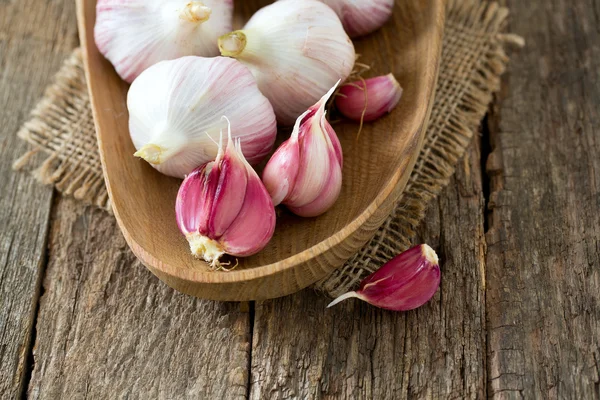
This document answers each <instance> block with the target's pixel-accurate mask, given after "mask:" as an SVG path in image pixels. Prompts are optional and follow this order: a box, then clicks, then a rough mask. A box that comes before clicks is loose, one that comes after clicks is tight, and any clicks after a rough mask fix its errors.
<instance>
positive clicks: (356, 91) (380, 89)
mask: <svg viewBox="0 0 600 400" xmlns="http://www.w3.org/2000/svg"><path fill="white" fill-rule="evenodd" d="M365 86H366V88H367V92H366V96H365ZM401 97H402V87H400V84H399V83H398V81H397V80H396V78H395V77H394V75H393V74H391V73H390V74H387V75H382V76H377V77H375V78H370V79H366V80H365V81H364V82H363V81H356V82H352V83H346V84H344V85H342V86H341V87H340V90H339V92H338V95H337V96H336V98H335V106H336V108H337V109H338V111H339V112H340V113H342V115H344V116H345V117H346V118H349V119H351V120H353V121H360V120H361V117H362V115H363V111H364V118H363V121H364V122H369V121H374V120H376V119H378V118H381V117H382V116H384V115H386V114H388V113H389V112H391V111H392V110H393V109H394V108H395V107H396V105H398V102H399V101H400V98H401ZM365 101H366V103H367V107H366V110H365Z"/></svg>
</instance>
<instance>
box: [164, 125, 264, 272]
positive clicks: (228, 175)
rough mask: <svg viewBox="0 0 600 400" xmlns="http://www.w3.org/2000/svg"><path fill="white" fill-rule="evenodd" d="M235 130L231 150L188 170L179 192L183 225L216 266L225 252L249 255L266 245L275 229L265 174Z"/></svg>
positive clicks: (198, 251) (195, 247)
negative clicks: (255, 166) (245, 151)
mask: <svg viewBox="0 0 600 400" xmlns="http://www.w3.org/2000/svg"><path fill="white" fill-rule="evenodd" d="M239 143H240V142H239V140H238V141H237V143H236V144H234V139H232V137H231V131H230V130H229V131H228V142H227V147H226V149H225V152H224V153H223V151H222V148H221V147H220V150H219V154H218V156H217V159H216V160H215V161H211V162H209V163H207V164H204V165H202V166H201V167H199V168H197V169H196V170H194V171H193V172H192V173H191V174H190V175H188V176H187V177H186V178H185V180H184V181H183V183H182V184H181V187H180V188H179V193H178V194H177V201H176V205H175V211H176V215H177V224H178V225H179V229H180V230H181V232H182V233H183V234H184V235H185V237H186V238H187V240H188V242H189V244H190V249H191V251H192V254H193V255H194V256H196V257H198V258H203V259H204V260H205V261H206V262H208V263H210V264H211V266H212V267H214V268H219V267H220V266H221V263H220V261H219V260H220V258H221V256H222V255H223V254H230V255H232V256H238V257H243V256H249V255H252V254H255V253H257V252H259V251H260V250H262V249H263V248H264V247H265V246H266V245H267V243H268V242H269V240H270V239H271V237H272V236H273V232H274V230H275V209H274V207H273V202H272V201H271V197H270V196H269V193H268V192H267V190H266V189H265V187H264V186H263V184H262V182H261V181H260V178H259V177H258V175H257V174H256V172H255V171H254V170H253V169H252V167H251V166H250V164H248V162H247V161H246V160H245V159H244V156H243V154H242V152H241V150H240V144H239Z"/></svg>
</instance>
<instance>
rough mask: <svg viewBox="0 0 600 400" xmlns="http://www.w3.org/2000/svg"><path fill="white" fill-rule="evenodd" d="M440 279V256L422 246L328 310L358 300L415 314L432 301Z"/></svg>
mask: <svg viewBox="0 0 600 400" xmlns="http://www.w3.org/2000/svg"><path fill="white" fill-rule="evenodd" d="M440 279H441V272H440V266H439V260H438V256H437V254H436V253H435V251H434V250H433V249H432V248H431V247H429V246H428V245H426V244H421V245H418V246H415V247H413V248H411V249H409V250H407V251H405V252H403V253H401V254H400V255H398V256H396V257H394V258H393V259H391V260H390V261H388V262H387V263H386V264H385V265H383V266H382V267H381V268H380V269H378V270H377V271H375V272H374V273H372V274H371V275H369V276H368V277H366V278H365V279H364V280H363V281H362V282H361V283H360V288H359V289H358V290H357V291H353V292H348V293H345V294H343V295H341V296H339V297H338V298H337V299H335V300H334V301H332V302H331V303H330V304H329V305H328V306H327V307H331V306H333V305H335V304H337V303H339V302H341V301H343V300H345V299H348V298H350V297H356V298H359V299H361V300H363V301H366V302H367V303H369V304H371V305H374V306H376V307H380V308H385V309H388V310H393V311H407V310H412V309H415V308H417V307H420V306H422V305H423V304H425V303H427V302H428V301H429V300H430V299H431V298H432V297H433V295H434V294H435V292H436V291H437V289H438V287H439V286H440Z"/></svg>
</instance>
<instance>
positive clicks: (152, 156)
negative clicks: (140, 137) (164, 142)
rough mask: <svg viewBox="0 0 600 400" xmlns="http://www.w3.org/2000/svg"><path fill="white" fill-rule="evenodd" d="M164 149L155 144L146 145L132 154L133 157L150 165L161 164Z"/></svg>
mask: <svg viewBox="0 0 600 400" xmlns="http://www.w3.org/2000/svg"><path fill="white" fill-rule="evenodd" d="M164 152H165V149H164V148H162V147H160V146H157V145H155V144H147V145H145V146H143V147H142V148H141V149H139V150H138V151H136V152H135V153H133V155H134V156H135V157H140V158H143V159H144V160H146V161H148V162H149V163H150V164H155V165H156V164H162V163H163V162H164V161H165V160H164V157H163V154H164Z"/></svg>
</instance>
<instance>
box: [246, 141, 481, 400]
mask: <svg viewBox="0 0 600 400" xmlns="http://www.w3.org/2000/svg"><path fill="white" fill-rule="evenodd" d="M482 211H483V193H482V188H481V168H480V161H479V152H478V149H477V148H476V147H475V146H472V147H471V149H470V152H469V156H468V157H467V158H466V162H465V163H464V164H463V165H462V166H461V167H460V168H459V172H458V174H457V177H456V179H453V180H452V181H451V182H450V185H449V186H448V188H447V189H446V190H444V192H443V194H442V195H441V197H440V199H439V200H438V201H437V202H435V204H433V205H432V207H431V209H430V210H429V212H428V215H427V220H426V223H425V224H424V225H423V226H422V227H421V229H420V235H419V238H418V239H417V242H418V243H422V242H427V243H429V244H431V245H432V246H433V247H434V248H435V249H436V250H437V251H438V254H439V255H440V258H441V262H442V284H441V289H440V290H439V291H438V293H436V295H435V297H434V298H433V300H432V301H431V302H430V303H428V304H427V305H425V306H423V307H422V308H420V309H418V310H416V311H411V312H408V313H393V312H387V311H383V310H379V309H375V308H373V307H370V306H368V305H366V304H365V303H361V302H360V301H357V300H355V299H352V300H348V301H345V302H343V303H340V304H339V305H338V306H335V308H332V309H325V307H326V305H327V303H328V300H327V299H325V298H323V297H322V296H319V295H317V294H315V293H312V292H309V291H305V292H302V293H298V294H294V295H292V296H288V297H285V298H282V299H276V300H269V301H265V302H258V303H257V305H256V311H255V323H254V334H253V346H252V369H251V372H252V381H251V395H250V398H251V399H256V400H258V399H270V398H276V399H285V398H296V399H321V398H323V399H324V398H327V399H405V398H423V399H424V398H434V399H435V398H459V399H463V398H472V399H475V398H483V397H485V382H486V378H485V333H484V325H485V308H484V307H485V295H484V264H483V263H484V252H485V247H484V244H483V212H482Z"/></svg>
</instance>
